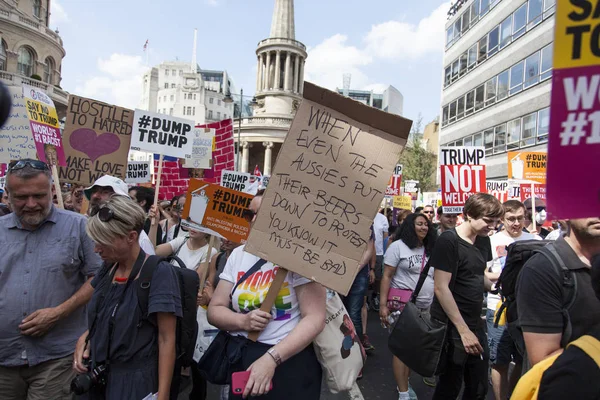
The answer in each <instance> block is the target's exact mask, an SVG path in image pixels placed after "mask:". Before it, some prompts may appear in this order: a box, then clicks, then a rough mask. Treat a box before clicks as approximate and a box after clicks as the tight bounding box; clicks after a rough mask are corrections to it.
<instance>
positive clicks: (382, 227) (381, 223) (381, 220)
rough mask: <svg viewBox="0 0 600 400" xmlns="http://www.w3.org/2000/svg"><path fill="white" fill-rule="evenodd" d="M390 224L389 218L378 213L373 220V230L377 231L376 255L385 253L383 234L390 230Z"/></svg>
mask: <svg viewBox="0 0 600 400" xmlns="http://www.w3.org/2000/svg"><path fill="white" fill-rule="evenodd" d="M389 228H390V225H389V224H388V220H387V218H386V217H385V216H384V215H383V214H381V213H377V215H376V216H375V219H374V220H373V231H374V233H375V255H378V256H382V255H383V234H384V233H387V232H388V229H389Z"/></svg>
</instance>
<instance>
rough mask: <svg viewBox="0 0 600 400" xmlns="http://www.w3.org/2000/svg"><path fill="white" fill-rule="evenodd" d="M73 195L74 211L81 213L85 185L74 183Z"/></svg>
mask: <svg viewBox="0 0 600 400" xmlns="http://www.w3.org/2000/svg"><path fill="white" fill-rule="evenodd" d="M71 196H72V198H73V211H75V212H76V213H80V212H81V207H82V205H83V186H81V185H72V186H71Z"/></svg>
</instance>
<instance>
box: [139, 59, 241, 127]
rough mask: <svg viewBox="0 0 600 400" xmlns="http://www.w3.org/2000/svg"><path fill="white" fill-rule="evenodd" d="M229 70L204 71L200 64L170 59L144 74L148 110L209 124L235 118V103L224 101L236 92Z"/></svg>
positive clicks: (144, 93) (143, 90)
mask: <svg viewBox="0 0 600 400" xmlns="http://www.w3.org/2000/svg"><path fill="white" fill-rule="evenodd" d="M233 90H234V88H233V87H232V83H231V78H230V77H229V75H228V74H227V71H213V70H203V69H201V68H200V67H198V66H197V65H194V67H192V66H191V64H190V63H186V62H180V61H167V62H163V63H161V64H159V65H157V66H155V67H152V68H151V69H150V70H149V71H148V72H146V73H145V74H144V83H143V89H142V100H141V103H140V107H141V108H142V109H144V110H148V111H152V112H157V113H161V114H166V115H173V116H176V117H181V118H187V119H190V120H194V122H195V123H196V124H205V123H211V122H215V121H220V120H223V119H227V118H233V105H232V104H227V103H226V102H224V101H223V100H224V99H225V95H226V94H227V93H229V92H230V91H233Z"/></svg>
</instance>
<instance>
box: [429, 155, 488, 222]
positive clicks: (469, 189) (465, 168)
mask: <svg viewBox="0 0 600 400" xmlns="http://www.w3.org/2000/svg"><path fill="white" fill-rule="evenodd" d="M484 164H485V148H484V147H483V146H477V147H471V146H461V147H441V148H440V169H441V177H442V207H443V210H444V214H460V213H462V212H463V206H464V205H465V202H466V201H467V199H468V198H469V197H471V196H472V195H474V194H475V193H479V192H486V191H487V188H486V186H485V165H484Z"/></svg>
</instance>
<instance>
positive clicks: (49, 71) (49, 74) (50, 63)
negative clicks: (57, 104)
mask: <svg viewBox="0 0 600 400" xmlns="http://www.w3.org/2000/svg"><path fill="white" fill-rule="evenodd" d="M53 78H54V60H52V58H50V57H48V58H46V64H44V82H46V83H50V84H52V83H53V81H54V79H53Z"/></svg>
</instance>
